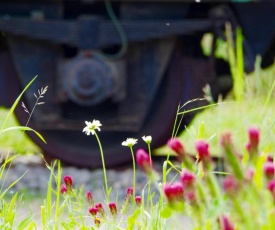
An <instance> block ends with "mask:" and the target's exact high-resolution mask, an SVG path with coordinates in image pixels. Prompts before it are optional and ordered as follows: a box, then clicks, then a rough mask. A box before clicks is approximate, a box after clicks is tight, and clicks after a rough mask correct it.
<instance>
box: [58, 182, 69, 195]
mask: <svg viewBox="0 0 275 230" xmlns="http://www.w3.org/2000/svg"><path fill="white" fill-rule="evenodd" d="M60 192H61V194H65V193H67V192H68V189H67V187H66V185H65V184H62V185H61V187H60Z"/></svg>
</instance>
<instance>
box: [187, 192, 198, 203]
mask: <svg viewBox="0 0 275 230" xmlns="http://www.w3.org/2000/svg"><path fill="white" fill-rule="evenodd" d="M186 198H187V199H188V200H189V202H190V203H193V202H194V201H195V200H196V194H195V192H194V191H188V192H187V194H186Z"/></svg>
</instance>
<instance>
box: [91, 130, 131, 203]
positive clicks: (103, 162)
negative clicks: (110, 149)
mask: <svg viewBox="0 0 275 230" xmlns="http://www.w3.org/2000/svg"><path fill="white" fill-rule="evenodd" d="M95 137H96V140H97V142H98V145H99V149H100V155H101V160H102V168H103V175H104V182H105V190H106V194H107V201H108V202H109V200H110V197H109V188H108V181H107V175H106V166H105V161H104V154H103V149H102V145H101V142H100V140H99V137H98V135H97V133H96V132H95ZM134 180H135V178H134Z"/></svg>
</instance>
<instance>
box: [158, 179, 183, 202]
mask: <svg viewBox="0 0 275 230" xmlns="http://www.w3.org/2000/svg"><path fill="white" fill-rule="evenodd" d="M163 190H164V194H165V196H166V197H167V200H168V202H169V203H173V202H174V201H182V200H183V193H184V187H183V185H182V184H181V183H179V182H176V183H174V184H169V183H167V184H165V185H164V186H163Z"/></svg>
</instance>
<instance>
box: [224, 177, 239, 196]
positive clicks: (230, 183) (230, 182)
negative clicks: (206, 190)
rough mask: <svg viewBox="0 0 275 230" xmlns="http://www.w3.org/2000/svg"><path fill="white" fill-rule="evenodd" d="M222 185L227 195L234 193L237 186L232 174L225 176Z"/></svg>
mask: <svg viewBox="0 0 275 230" xmlns="http://www.w3.org/2000/svg"><path fill="white" fill-rule="evenodd" d="M222 186H223V189H224V191H225V193H227V194H229V195H230V194H235V193H236V191H237V190H238V187H239V185H238V182H237V180H236V178H235V177H234V176H232V175H229V176H226V177H225V178H224V179H223V182H222Z"/></svg>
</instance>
